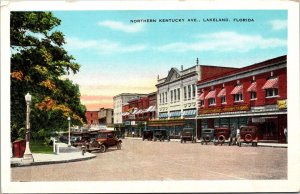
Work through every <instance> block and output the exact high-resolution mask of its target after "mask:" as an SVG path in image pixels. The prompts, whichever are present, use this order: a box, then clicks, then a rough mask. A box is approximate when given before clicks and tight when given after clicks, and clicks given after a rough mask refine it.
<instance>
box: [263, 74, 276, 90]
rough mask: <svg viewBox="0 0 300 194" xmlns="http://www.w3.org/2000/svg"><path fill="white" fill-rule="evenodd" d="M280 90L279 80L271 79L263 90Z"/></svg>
mask: <svg viewBox="0 0 300 194" xmlns="http://www.w3.org/2000/svg"><path fill="white" fill-rule="evenodd" d="M270 88H278V78H277V77H276V78H271V79H268V80H267V81H266V83H265V84H264V86H263V87H262V89H264V90H265V89H270Z"/></svg>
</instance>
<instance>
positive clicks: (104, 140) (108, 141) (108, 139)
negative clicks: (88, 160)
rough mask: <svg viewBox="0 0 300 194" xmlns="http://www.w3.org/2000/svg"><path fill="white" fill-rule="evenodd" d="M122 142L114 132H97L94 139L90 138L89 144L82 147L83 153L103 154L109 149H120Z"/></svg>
mask: <svg viewBox="0 0 300 194" xmlns="http://www.w3.org/2000/svg"><path fill="white" fill-rule="evenodd" d="M121 146H122V140H119V139H118V138H117V136H116V132H115V131H106V130H103V131H99V132H98V133H97V135H96V137H95V138H92V140H91V141H90V142H86V143H85V144H84V146H83V152H84V151H87V152H92V151H100V152H101V153H103V152H105V151H106V150H107V149H108V148H110V147H116V148H117V149H118V150H120V149H121Z"/></svg>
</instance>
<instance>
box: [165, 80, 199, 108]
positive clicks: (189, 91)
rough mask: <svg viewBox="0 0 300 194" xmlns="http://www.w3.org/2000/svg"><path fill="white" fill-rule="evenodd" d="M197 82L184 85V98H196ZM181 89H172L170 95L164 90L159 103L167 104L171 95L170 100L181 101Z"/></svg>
mask: <svg viewBox="0 0 300 194" xmlns="http://www.w3.org/2000/svg"><path fill="white" fill-rule="evenodd" d="M196 87H197V86H196V84H192V85H188V86H184V87H183V98H184V100H190V99H195V97H196V89H197V88H196ZM180 91H181V89H180V88H176V89H173V90H171V91H170V95H168V92H162V93H160V94H159V104H166V103H168V99H169V98H168V96H169V97H170V102H171V103H174V102H178V101H180V98H181V97H180V96H181V95H180V94H181V92H180Z"/></svg>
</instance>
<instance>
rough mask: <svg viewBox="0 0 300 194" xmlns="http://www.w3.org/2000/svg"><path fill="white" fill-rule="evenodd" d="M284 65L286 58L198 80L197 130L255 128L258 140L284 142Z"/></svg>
mask: <svg viewBox="0 0 300 194" xmlns="http://www.w3.org/2000/svg"><path fill="white" fill-rule="evenodd" d="M286 65H287V61H286V55H285V56H280V57H277V58H273V59H270V60H267V61H263V62H260V63H256V64H254V65H250V66H247V67H244V68H240V69H238V70H235V71H232V72H229V73H226V74H222V75H217V76H214V77H210V78H208V79H203V80H201V81H199V82H198V84H197V87H198V100H199V101H198V104H199V109H198V119H199V121H200V126H199V127H200V128H199V129H204V128H214V127H218V126H228V127H231V126H238V127H240V126H242V125H256V126H258V129H259V130H258V133H259V139H260V140H261V141H274V142H285V140H286V139H285V135H284V129H285V128H286V127H287V68H286V67H287V66H286ZM200 132H201V131H200V130H199V133H200Z"/></svg>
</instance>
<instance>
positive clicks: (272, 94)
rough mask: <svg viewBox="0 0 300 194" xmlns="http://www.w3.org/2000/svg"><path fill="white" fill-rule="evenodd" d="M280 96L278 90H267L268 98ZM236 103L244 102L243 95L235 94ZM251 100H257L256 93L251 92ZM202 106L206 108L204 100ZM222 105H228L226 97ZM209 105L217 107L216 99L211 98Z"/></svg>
mask: <svg viewBox="0 0 300 194" xmlns="http://www.w3.org/2000/svg"><path fill="white" fill-rule="evenodd" d="M277 96H278V88H269V89H266V98H270V97H277ZM233 99H234V102H242V101H243V94H233ZM250 100H256V92H250ZM199 103H200V106H204V100H200V101H199ZM221 103H222V104H225V103H226V96H221ZM208 105H209V106H213V105H216V98H209V99H208Z"/></svg>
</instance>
